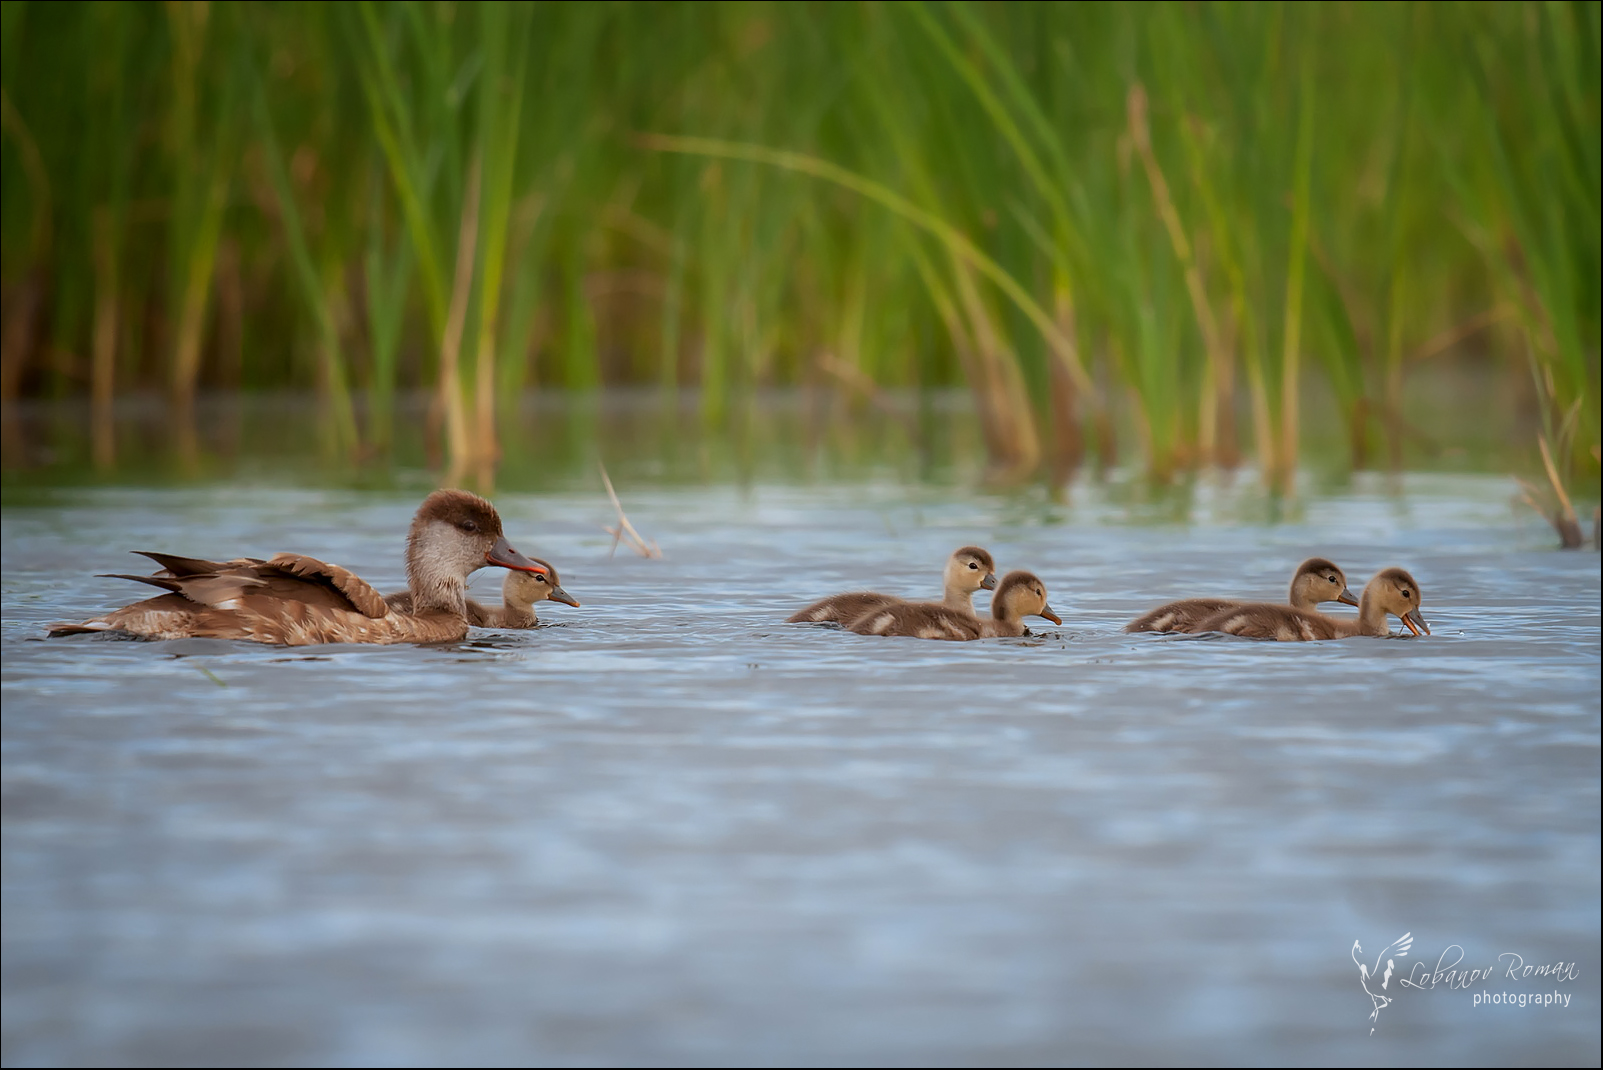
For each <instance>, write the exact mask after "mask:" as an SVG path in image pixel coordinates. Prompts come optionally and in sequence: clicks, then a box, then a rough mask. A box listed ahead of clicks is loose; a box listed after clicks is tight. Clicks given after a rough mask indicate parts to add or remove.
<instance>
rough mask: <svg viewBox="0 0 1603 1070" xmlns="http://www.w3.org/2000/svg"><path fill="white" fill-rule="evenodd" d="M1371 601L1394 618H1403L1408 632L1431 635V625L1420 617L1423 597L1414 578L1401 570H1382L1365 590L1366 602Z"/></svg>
mask: <svg viewBox="0 0 1603 1070" xmlns="http://www.w3.org/2000/svg"><path fill="white" fill-rule="evenodd" d="M1371 600H1373V602H1374V603H1375V604H1377V605H1379V606H1380V608H1381V609H1383V610H1385V611H1386V612H1387V613H1390V614H1391V615H1392V616H1394V617H1400V618H1402V622H1403V623H1404V624H1405V625H1407V626H1408V630H1409V631H1411V632H1413V633H1414V634H1415V635H1421V634H1423V635H1429V634H1430V625H1428V624H1426V623H1425V618H1424V617H1422V616H1420V615H1419V605H1420V602H1421V601H1422V600H1423V597H1422V596H1421V595H1420V593H1419V584H1417V583H1415V582H1414V577H1412V576H1410V575H1409V574H1408V573H1406V572H1404V571H1403V570H1402V569H1400V568H1388V569H1382V570H1381V571H1379V572H1377V573H1375V578H1374V579H1372V580H1370V581H1369V584H1368V585H1367V586H1366V587H1365V588H1364V602H1365V603H1369V602H1370V601H1371Z"/></svg>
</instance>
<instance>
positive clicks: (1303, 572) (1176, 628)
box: [1124, 557, 1358, 632]
mask: <svg viewBox="0 0 1603 1070" xmlns="http://www.w3.org/2000/svg"><path fill="white" fill-rule="evenodd" d="M1288 601H1289V603H1290V605H1291V606H1292V608H1294V609H1301V610H1306V611H1309V612H1312V611H1313V610H1314V609H1315V608H1316V607H1317V606H1318V605H1319V603H1321V602H1342V603H1345V604H1346V605H1349V606H1356V605H1357V604H1358V599H1356V598H1354V597H1353V593H1352V592H1351V591H1349V590H1348V589H1347V576H1346V574H1345V573H1344V572H1342V570H1341V569H1339V568H1337V567H1336V566H1335V565H1334V564H1332V563H1331V562H1329V561H1326V560H1325V559H1324V558H1322V557H1310V558H1309V559H1308V560H1306V561H1304V562H1303V563H1302V564H1300V565H1298V566H1297V571H1296V572H1294V573H1292V574H1291V597H1290V598H1289V599H1288ZM1246 604H1247V603H1245V602H1242V601H1240V600H1238V599H1232V598H1187V599H1184V600H1182V601H1179V602H1170V603H1169V604H1168V605H1166V606H1159V607H1158V608H1157V609H1154V610H1151V611H1150V612H1147V613H1143V614H1142V615H1141V616H1139V617H1137V618H1136V619H1135V620H1133V621H1131V622H1130V623H1129V624H1126V625H1125V626H1124V630H1125V631H1127V632H1191V631H1199V630H1200V629H1198V628H1197V625H1198V624H1200V623H1201V622H1202V621H1204V620H1207V619H1208V618H1209V617H1212V616H1214V615H1215V614H1217V613H1222V612H1224V611H1225V610H1227V609H1231V608H1233V607H1235V606H1242V605H1246ZM1255 604H1256V603H1255Z"/></svg>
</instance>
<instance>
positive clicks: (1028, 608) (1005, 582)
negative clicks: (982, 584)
mask: <svg viewBox="0 0 1603 1070" xmlns="http://www.w3.org/2000/svg"><path fill="white" fill-rule="evenodd" d="M991 616H992V617H994V618H996V619H997V620H1021V619H1022V618H1024V617H1045V618H1046V619H1047V620H1049V621H1051V622H1052V623H1053V624H1062V623H1063V618H1062V617H1059V616H1058V615H1057V614H1056V613H1054V612H1052V607H1051V606H1049V605H1047V604H1046V584H1044V583H1042V582H1041V579H1040V577H1038V576H1037V575H1036V574H1035V573H1033V572H1023V571H1019V572H1009V573H1008V574H1007V575H1006V576H1003V577H1002V582H1001V583H999V584H997V585H996V594H994V595H992V596H991Z"/></svg>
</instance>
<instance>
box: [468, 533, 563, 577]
mask: <svg viewBox="0 0 1603 1070" xmlns="http://www.w3.org/2000/svg"><path fill="white" fill-rule="evenodd" d="M484 559H485V560H486V561H488V562H489V563H490V564H492V565H499V566H501V567H502V568H511V569H516V570H518V571H519V572H538V573H540V575H542V576H549V575H551V570H550V569H548V568H546V567H545V566H544V565H542V564H540V563H539V562H537V561H531V560H529V559H528V558H527V557H524V556H523V555H522V554H520V553H518V552H517V551H516V550H514V549H512V544H511V543H509V542H507V539H506V536H505V535H498V536H496V539H495V545H494V546H492V547H490V549H489V552H488V553H486V554H485V555H484Z"/></svg>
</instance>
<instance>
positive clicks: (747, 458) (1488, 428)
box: [0, 365, 1536, 519]
mask: <svg viewBox="0 0 1603 1070" xmlns="http://www.w3.org/2000/svg"><path fill="white" fill-rule="evenodd" d="M1413 376H1414V378H1415V379H1419V380H1422V381H1421V382H1419V383H1416V387H1417V391H1416V393H1417V401H1416V402H1415V403H1414V404H1413V405H1412V406H1411V407H1410V411H1409V427H1410V437H1409V438H1408V441H1407V442H1406V443H1405V452H1404V455H1403V462H1404V464H1405V465H1406V466H1407V467H1408V468H1409V469H1410V470H1415V471H1435V472H1486V473H1507V472H1512V471H1519V470H1523V469H1524V467H1525V466H1527V465H1529V464H1532V463H1534V457H1533V455H1532V450H1533V449H1534V443H1535V435H1536V431H1535V425H1534V423H1532V422H1531V420H1530V419H1529V418H1528V414H1522V413H1521V412H1520V411H1519V409H1518V406H1514V405H1510V404H1508V402H1507V396H1508V394H1509V391H1508V390H1507V389H1506V387H1507V384H1506V383H1504V382H1503V381H1502V379H1501V378H1500V377H1499V376H1497V375H1494V374H1492V373H1490V372H1485V371H1478V370H1475V369H1466V368H1458V367H1446V366H1443V367H1439V368H1438V367H1436V366H1434V365H1427V366H1425V367H1423V368H1422V369H1419V370H1416V371H1414V372H1413ZM1516 385H1517V384H1516ZM1307 393H1308V396H1307V397H1306V398H1305V399H1304V404H1303V412H1304V416H1303V421H1302V426H1303V437H1302V441H1303V458H1304V460H1305V462H1306V463H1307V464H1308V465H1309V466H1310V470H1311V471H1313V472H1315V473H1318V474H1319V475H1318V477H1317V478H1318V479H1319V480H1320V481H1321V482H1331V481H1334V482H1337V483H1339V482H1340V481H1342V480H1344V479H1345V478H1346V471H1347V464H1348V456H1349V447H1348V437H1347V436H1348V429H1347V427H1346V424H1345V422H1344V420H1343V418H1342V416H1341V412H1340V409H1339V407H1338V406H1337V405H1336V404H1335V402H1334V400H1333V399H1332V398H1331V397H1329V396H1327V395H1326V394H1325V393H1324V392H1323V390H1322V388H1321V387H1320V386H1319V384H1317V383H1310V384H1309V387H1308V391H1307ZM1514 393H1515V394H1518V391H1517V390H1516V391H1515V392H1514ZM431 400H432V398H431V396H428V395H412V396H410V397H407V398H403V399H402V400H401V401H400V402H399V415H398V418H397V419H396V421H395V439H394V442H393V443H392V445H391V447H390V449H388V450H380V449H376V448H374V447H372V446H371V445H370V446H367V447H364V448H362V449H359V450H357V451H356V453H355V454H352V453H350V452H341V451H340V450H338V449H335V448H334V447H333V446H332V445H331V443H330V441H329V439H328V436H327V435H326V434H325V433H324V427H323V424H324V421H323V419H322V410H321V409H320V407H319V404H318V402H317V400H316V398H314V397H310V396H303V395H277V396H273V395H269V396H241V395H224V396H217V397H212V398H210V399H207V400H205V401H203V402H202V403H201V404H200V405H199V406H198V409H197V412H196V415H195V418H194V420H193V421H185V420H182V419H178V418H177V417H176V416H175V414H174V413H173V412H172V411H171V410H170V409H169V408H168V407H167V406H166V405H165V404H164V403H163V402H162V401H161V400H160V399H159V398H146V399H143V400H140V399H130V400H127V401H123V402H120V403H119V404H118V406H117V409H116V412H117V419H116V421H115V426H112V427H104V426H101V425H100V424H98V423H96V422H95V421H93V420H92V419H91V411H90V408H89V406H88V405H87V403H78V402H72V401H62V402H50V403H41V402H33V403H23V404H13V405H10V406H8V407H7V408H6V410H5V413H4V420H3V421H0V423H3V426H4V429H5V443H4V445H5V449H4V468H3V471H4V479H5V486H6V487H7V489H8V490H9V489H15V488H19V487H30V486H31V487H43V488H49V487H56V486H62V485H74V484H77V485H83V484H106V483H110V484H119V483H128V482H136V481H137V482H141V483H146V484H149V483H157V484H206V483H212V482H216V481H218V480H225V479H226V480H230V481H234V482H240V481H248V482H251V483H268V484H272V485H276V486H308V485H310V486H358V487H367V488H373V489H383V488H392V489H393V488H400V487H408V488H418V487H424V486H425V485H427V484H429V481H430V480H431V479H432V478H433V476H432V475H431V473H432V472H437V471H440V470H441V469H442V467H443V466H442V463H441V449H442V437H441V436H442V434H443V431H442V428H441V426H440V422H439V420H438V418H437V416H436V415H435V414H433V413H432V410H431V407H430V402H431ZM1243 411H1245V410H1243ZM360 415H363V417H364V418H363V421H362V422H363V424H364V426H366V424H367V423H368V421H367V420H366V417H365V414H360ZM92 425H93V427H94V428H95V430H96V431H97V433H100V438H99V439H96V440H95V441H102V440H109V441H111V442H112V443H113V444H114V445H113V447H112V448H111V449H110V450H109V451H106V450H104V449H103V448H102V447H97V446H95V445H94V443H93V442H92V441H91V440H92V438H93V437H94V436H91V435H90V434H89V429H90V428H91V426H92ZM497 427H498V429H499V433H500V441H501V448H502V454H503V456H502V458H501V462H500V466H499V468H498V470H497V473H496V486H497V488H498V489H500V490H501V491H509V490H511V491H526V492H530V493H543V492H549V491H551V490H553V489H580V488H583V489H587V490H588V489H590V488H592V487H593V486H594V485H595V480H596V469H595V463H596V460H597V459H603V460H605V462H606V464H607V467H608V469H609V470H610V471H611V472H612V474H613V476H614V477H616V478H618V479H620V480H624V481H631V482H636V483H649V484H652V485H662V484H676V485H684V484H703V483H743V484H756V483H768V484H772V483H809V484H829V483H836V482H862V481H864V480H865V479H867V480H873V479H879V480H886V479H889V480H893V481H895V482H899V483H919V484H925V485H935V486H941V485H952V484H954V483H957V484H965V483H977V482H982V481H984V480H985V479H986V478H987V476H986V472H985V450H984V446H983V442H982V436H981V433H980V429H979V425H978V422H977V421H976V419H975V415H974V412H973V406H972V403H971V401H970V398H969V396H968V395H967V394H966V393H963V392H958V391H936V392H923V393H919V392H911V391H903V392H897V391H887V392H885V393H883V394H880V395H877V396H876V397H875V398H874V400H873V403H872V404H870V403H869V402H867V401H863V400H862V399H858V400H856V401H853V400H851V399H847V398H843V397H842V396H841V395H839V394H838V393H835V392H831V391H822V390H820V391H774V392H765V393H761V394H756V395H752V396H750V397H747V398H744V399H743V400H742V401H741V403H739V404H737V405H735V406H734V408H733V410H732V414H731V415H730V416H729V417H728V418H727V419H726V420H723V421H721V422H718V423H716V424H712V423H709V422H708V421H707V420H706V419H705V418H704V417H703V415H702V411H701V408H700V403H699V401H698V398H697V395H696V394H694V393H691V392H683V393H672V394H664V393H661V392H657V391H649V390H637V391H630V390H613V391H608V392H605V393H599V394H598V393H588V394H587V393H561V392H544V393H531V394H528V395H525V396H523V397H521V398H516V399H511V400H510V401H508V402H505V403H504V404H503V406H502V412H501V414H500V415H499V417H498V420H497ZM1378 435H1379V431H1378V429H1377V430H1376V436H1377V441H1378ZM1136 438H1137V432H1136V428H1135V427H1134V425H1133V424H1130V423H1128V422H1127V423H1125V424H1124V425H1122V426H1121V427H1120V428H1119V430H1118V433H1117V434H1116V436H1115V439H1116V444H1115V448H1116V449H1118V448H1120V447H1118V445H1117V443H1119V442H1122V443H1123V444H1124V445H1123V447H1122V449H1123V451H1124V452H1123V454H1122V455H1121V456H1115V457H1112V458H1109V459H1105V460H1104V461H1102V462H1097V463H1100V464H1101V465H1102V467H1103V468H1104V469H1108V468H1117V467H1118V466H1119V464H1120V463H1121V462H1124V461H1130V460H1131V459H1132V458H1134V459H1135V460H1136V461H1138V460H1139V457H1138V454H1139V451H1138V450H1136V449H1135V446H1134V445H1133V444H1134V442H1135V441H1136ZM97 448H100V449H102V455H101V456H99V457H97V455H96V450H97ZM108 458H110V459H108ZM1531 474H1533V475H1534V473H1531ZM1237 478H1239V479H1241V480H1242V481H1243V482H1254V481H1255V477H1253V476H1252V474H1251V473H1245V472H1244V473H1241V474H1240V475H1239V476H1238V477H1237ZM1136 482H1137V483H1139V487H1138V488H1133V489H1135V490H1136V492H1138V493H1140V494H1143V495H1148V496H1153V497H1155V498H1157V499H1161V500H1162V502H1164V503H1165V504H1166V505H1167V506H1168V508H1169V509H1170V510H1171V512H1177V513H1178V512H1184V510H1185V509H1187V508H1188V507H1189V484H1185V483H1182V485H1181V486H1179V487H1177V488H1173V489H1171V490H1169V491H1166V492H1158V491H1153V490H1152V489H1151V488H1150V487H1148V486H1146V485H1145V483H1144V482H1142V481H1136ZM1264 518H1265V519H1273V517H1272V516H1267V517H1264Z"/></svg>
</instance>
